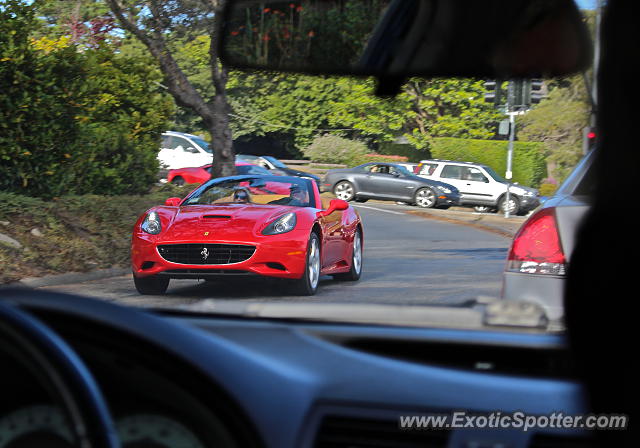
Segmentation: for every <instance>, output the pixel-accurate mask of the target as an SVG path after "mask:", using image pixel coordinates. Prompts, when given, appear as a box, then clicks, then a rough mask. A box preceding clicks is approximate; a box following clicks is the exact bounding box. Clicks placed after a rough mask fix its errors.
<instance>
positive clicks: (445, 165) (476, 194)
mask: <svg viewBox="0 0 640 448" xmlns="http://www.w3.org/2000/svg"><path fill="white" fill-rule="evenodd" d="M415 174H417V175H418V176H421V177H424V178H427V179H433V180H439V181H441V182H446V183H448V184H451V185H453V186H454V187H456V188H458V190H460V195H461V198H460V202H461V205H463V206H471V207H475V208H476V210H477V211H481V212H484V211H496V210H500V211H501V212H505V211H506V208H507V198H506V194H507V186H508V185H509V182H508V181H507V180H505V179H503V178H502V177H500V175H498V173H496V172H495V171H494V170H493V168H491V167H489V166H487V165H481V164H478V163H471V162H456V161H452V160H438V159H434V160H422V161H421V162H420V164H419V165H418V166H417V167H416V169H415ZM509 193H510V200H509V205H508V208H509V213H511V214H514V215H515V214H526V213H528V212H529V211H531V210H533V209H534V208H536V207H537V206H538V205H540V199H539V196H538V190H536V189H535V188H529V187H523V186H521V185H518V184H511V186H510V188H509Z"/></svg>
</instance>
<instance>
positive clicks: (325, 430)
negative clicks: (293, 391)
mask: <svg viewBox="0 0 640 448" xmlns="http://www.w3.org/2000/svg"><path fill="white" fill-rule="evenodd" d="M448 438H449V432H448V431H446V430H434V429H431V430H406V429H404V430H403V429H400V426H399V424H398V421H397V420H378V419H368V418H353V417H339V416H327V417H325V418H323V419H322V422H321V423H320V428H319V429H318V433H317V435H316V440H315V445H314V447H315V448H436V447H438V448H439V447H445V446H447V439H448Z"/></svg>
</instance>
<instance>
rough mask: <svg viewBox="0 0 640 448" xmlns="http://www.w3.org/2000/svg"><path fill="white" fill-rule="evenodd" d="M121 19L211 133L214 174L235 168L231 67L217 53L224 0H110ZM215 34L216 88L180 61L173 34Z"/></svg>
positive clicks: (212, 70)
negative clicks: (204, 86) (206, 87)
mask: <svg viewBox="0 0 640 448" xmlns="http://www.w3.org/2000/svg"><path fill="white" fill-rule="evenodd" d="M106 2H107V4H108V5H109V7H110V8H111V11H112V12H113V14H114V15H115V16H116V19H117V20H118V22H119V23H120V25H121V26H122V27H123V28H124V29H125V30H126V31H128V32H129V33H131V34H132V35H133V36H135V37H136V38H137V39H138V40H140V41H141V42H142V43H143V44H144V45H145V46H146V48H147V49H148V50H149V53H150V54H151V55H152V56H153V57H154V58H155V60H156V61H157V62H158V65H159V67H160V70H161V71H162V74H163V75H164V84H165V85H166V87H167V89H168V91H169V93H170V94H171V95H172V96H173V98H174V100H175V102H176V104H177V105H178V106H181V107H185V108H189V109H191V110H193V111H194V112H195V113H196V114H197V115H198V116H199V117H201V118H202V122H203V124H204V126H205V127H206V129H207V131H208V132H209V133H210V134H211V140H212V141H211V143H212V146H213V148H214V155H213V170H212V173H211V176H212V177H219V176H230V175H233V174H235V172H236V170H235V157H234V153H233V147H232V134H231V128H230V126H229V112H230V107H229V103H228V100H227V93H226V85H227V80H228V73H227V69H226V68H225V67H223V66H222V65H221V64H220V62H219V60H218V54H217V48H216V44H217V41H218V36H217V33H218V28H217V21H218V20H220V19H219V17H221V16H222V6H223V3H224V0H152V1H143V0H106ZM203 34H204V35H207V36H208V37H209V48H208V59H209V61H208V62H209V78H210V83H211V85H212V86H213V93H212V94H210V93H209V94H208V93H207V92H203V91H201V90H198V89H197V88H196V86H195V85H194V84H193V83H192V82H190V80H189V78H188V76H187V74H186V73H185V72H184V71H183V69H182V68H181V67H180V65H179V64H178V61H177V58H176V53H177V52H178V46H177V45H175V43H174V42H172V41H171V40H170V39H169V38H173V39H175V38H177V39H178V40H181V39H187V40H188V39H191V38H195V37H197V36H201V35H203Z"/></svg>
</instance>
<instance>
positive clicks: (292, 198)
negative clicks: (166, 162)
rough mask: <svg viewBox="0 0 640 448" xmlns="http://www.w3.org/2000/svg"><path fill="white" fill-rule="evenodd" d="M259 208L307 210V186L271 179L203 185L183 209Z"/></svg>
mask: <svg viewBox="0 0 640 448" xmlns="http://www.w3.org/2000/svg"><path fill="white" fill-rule="evenodd" d="M229 203H236V204H260V205H289V206H295V207H311V206H312V201H311V195H310V194H309V186H308V185H307V184H306V182H305V181H303V180H302V181H300V182H295V181H293V180H288V181H280V180H274V178H273V177H249V178H242V179H237V178H236V179H230V180H229V179H227V180H221V181H218V182H212V183H208V184H205V185H204V186H202V187H201V188H199V189H198V190H196V191H195V192H194V193H193V194H192V195H191V196H190V197H189V198H188V199H187V200H186V201H185V203H184V204H183V205H215V204H229Z"/></svg>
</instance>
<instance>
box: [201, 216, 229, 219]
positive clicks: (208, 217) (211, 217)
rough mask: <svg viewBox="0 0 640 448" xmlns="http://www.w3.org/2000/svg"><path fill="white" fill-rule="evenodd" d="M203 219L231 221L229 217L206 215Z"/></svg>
mask: <svg viewBox="0 0 640 448" xmlns="http://www.w3.org/2000/svg"><path fill="white" fill-rule="evenodd" d="M202 218H203V219H231V216H229V215H204V216H203V217H202Z"/></svg>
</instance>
